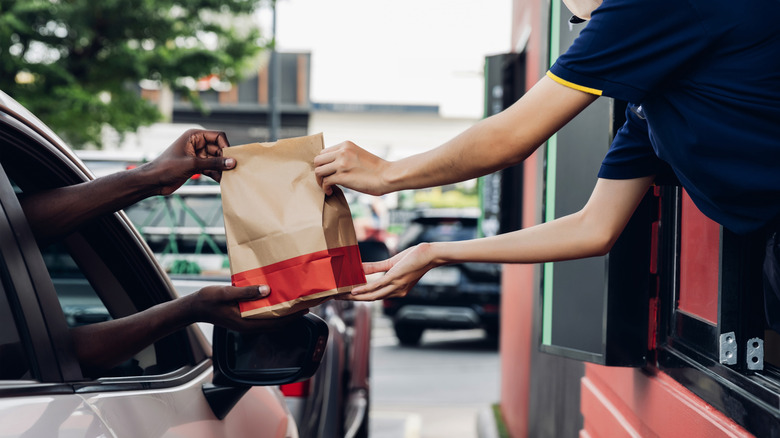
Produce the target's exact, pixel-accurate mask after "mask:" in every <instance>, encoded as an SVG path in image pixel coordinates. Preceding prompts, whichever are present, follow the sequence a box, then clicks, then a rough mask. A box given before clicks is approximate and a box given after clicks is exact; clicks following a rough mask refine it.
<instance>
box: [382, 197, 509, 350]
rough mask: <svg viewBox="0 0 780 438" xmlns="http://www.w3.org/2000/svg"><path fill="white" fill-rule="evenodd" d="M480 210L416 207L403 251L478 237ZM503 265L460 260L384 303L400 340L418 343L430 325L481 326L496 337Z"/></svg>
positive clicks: (401, 242) (433, 271)
mask: <svg viewBox="0 0 780 438" xmlns="http://www.w3.org/2000/svg"><path fill="white" fill-rule="evenodd" d="M478 221H479V211H478V210H476V209H429V210H421V211H419V212H417V214H416V216H415V217H413V218H412V220H411V222H410V224H409V226H408V228H407V229H406V231H405V232H404V233H403V234H402V235H401V237H400V240H399V251H402V250H404V249H406V248H409V247H411V246H414V245H417V244H418V243H421V242H447V241H456V240H467V239H473V238H476V237H477V226H478ZM500 304H501V266H500V265H498V264H493V263H462V264H454V265H446V266H440V267H437V268H433V269H431V270H430V271H428V272H427V273H426V274H425V275H424V276H423V277H422V278H420V281H418V282H417V284H416V285H415V286H414V287H413V288H412V289H411V290H410V291H409V293H408V294H407V295H406V296H405V297H400V298H388V299H385V300H384V302H383V310H384V313H385V315H387V316H389V317H391V318H392V320H393V328H394V329H395V334H396V336H397V337H398V340H399V342H400V343H401V344H402V345H417V344H418V343H419V342H420V338H421V337H422V335H423V332H424V331H425V330H426V329H472V328H482V329H484V330H485V331H486V332H487V334H488V335H490V336H494V337H495V336H498V331H499V307H500Z"/></svg>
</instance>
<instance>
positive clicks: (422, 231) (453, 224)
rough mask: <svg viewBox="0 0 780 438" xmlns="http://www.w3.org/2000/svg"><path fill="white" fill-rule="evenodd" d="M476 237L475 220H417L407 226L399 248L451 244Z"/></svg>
mask: <svg viewBox="0 0 780 438" xmlns="http://www.w3.org/2000/svg"><path fill="white" fill-rule="evenodd" d="M476 237H477V220H476V219H475V218H430V217H428V218H419V219H415V220H414V221H413V222H412V223H411V224H410V225H409V227H408V228H407V230H406V232H405V233H404V236H403V237H402V238H401V243H400V246H401V247H402V248H408V247H410V246H413V245H416V244H418V243H421V242H451V241H456V240H468V239H474V238H476Z"/></svg>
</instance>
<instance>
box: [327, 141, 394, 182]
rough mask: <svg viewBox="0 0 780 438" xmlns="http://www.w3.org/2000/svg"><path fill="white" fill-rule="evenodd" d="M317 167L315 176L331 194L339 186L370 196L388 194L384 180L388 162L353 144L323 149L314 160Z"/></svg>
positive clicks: (344, 143)
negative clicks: (383, 174)
mask: <svg viewBox="0 0 780 438" xmlns="http://www.w3.org/2000/svg"><path fill="white" fill-rule="evenodd" d="M314 165H315V166H316V167H315V169H314V174H315V175H317V179H318V180H319V181H320V185H321V186H322V189H323V190H324V191H325V193H326V194H328V195H330V194H331V192H332V190H331V187H333V186H334V185H336V184H338V185H341V186H344V187H348V188H350V189H353V190H357V191H359V192H362V193H367V194H369V195H383V194H385V193H387V192H388V191H389V190H388V188H387V187H386V185H387V184H386V183H385V181H384V180H383V177H382V172H383V170H384V169H385V168H386V167H387V165H388V162H387V161H385V160H383V159H381V158H379V157H377V156H376V155H374V154H372V153H370V152H368V151H366V150H365V149H362V148H361V147H360V146H358V145H356V144H355V143H352V142H351V141H345V142H343V143H340V144H337V145H336V146H331V147H329V148H325V149H323V150H322V152H320V153H319V155H317V156H316V157H314Z"/></svg>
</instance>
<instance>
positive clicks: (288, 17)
mask: <svg viewBox="0 0 780 438" xmlns="http://www.w3.org/2000/svg"><path fill="white" fill-rule="evenodd" d="M511 3H512V2H511V0H394V1H389V0H278V1H277V9H276V15H277V29H276V36H277V41H278V48H279V50H280V51H282V52H297V51H303V52H310V53H311V60H312V61H311V62H312V66H311V69H312V76H311V100H312V101H313V102H317V103H375V104H397V105H438V106H439V108H440V114H441V115H442V116H443V117H463V118H479V117H481V116H482V111H483V109H482V108H483V104H482V102H483V88H482V87H483V85H482V84H483V77H482V76H483V66H484V58H485V56H487V55H494V54H498V53H505V52H507V51H509V50H510V38H511V36H510V33H511V29H510V27H511ZM258 19H259V21H260V23H261V25H262V26H263V28H264V29H268V32H269V33H270V29H271V27H270V23H271V13H270V10H269V9H266V10H265V11H262V12H261V13H260V15H259V18H258Z"/></svg>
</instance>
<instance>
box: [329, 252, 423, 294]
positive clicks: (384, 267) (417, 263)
mask: <svg viewBox="0 0 780 438" xmlns="http://www.w3.org/2000/svg"><path fill="white" fill-rule="evenodd" d="M430 249H431V246H430V244H428V243H421V244H419V245H417V246H413V247H411V248H407V249H406V250H404V251H401V252H400V253H398V254H396V255H395V256H393V257H391V258H389V259H387V260H383V261H381V262H373V263H363V272H364V273H365V274H366V275H371V274H376V273H380V272H385V274H384V275H383V276H381V277H379V278H378V279H376V280H373V281H369V282H368V283H366V284H365V285H363V286H358V287H356V288H354V289H352V294H351V295H350V294H344V295H342V296H340V297H339V298H340V299H343V300H349V301H375V300H382V299H385V298H392V297H403V296H406V294H407V293H409V291H410V290H411V289H412V287H414V285H415V284H417V282H418V281H419V280H420V278H422V276H423V275H425V273H426V272H428V271H429V270H431V269H432V268H434V267H436V266H438V263H436V262H434V258H433V255H432V254H431V251H430Z"/></svg>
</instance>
